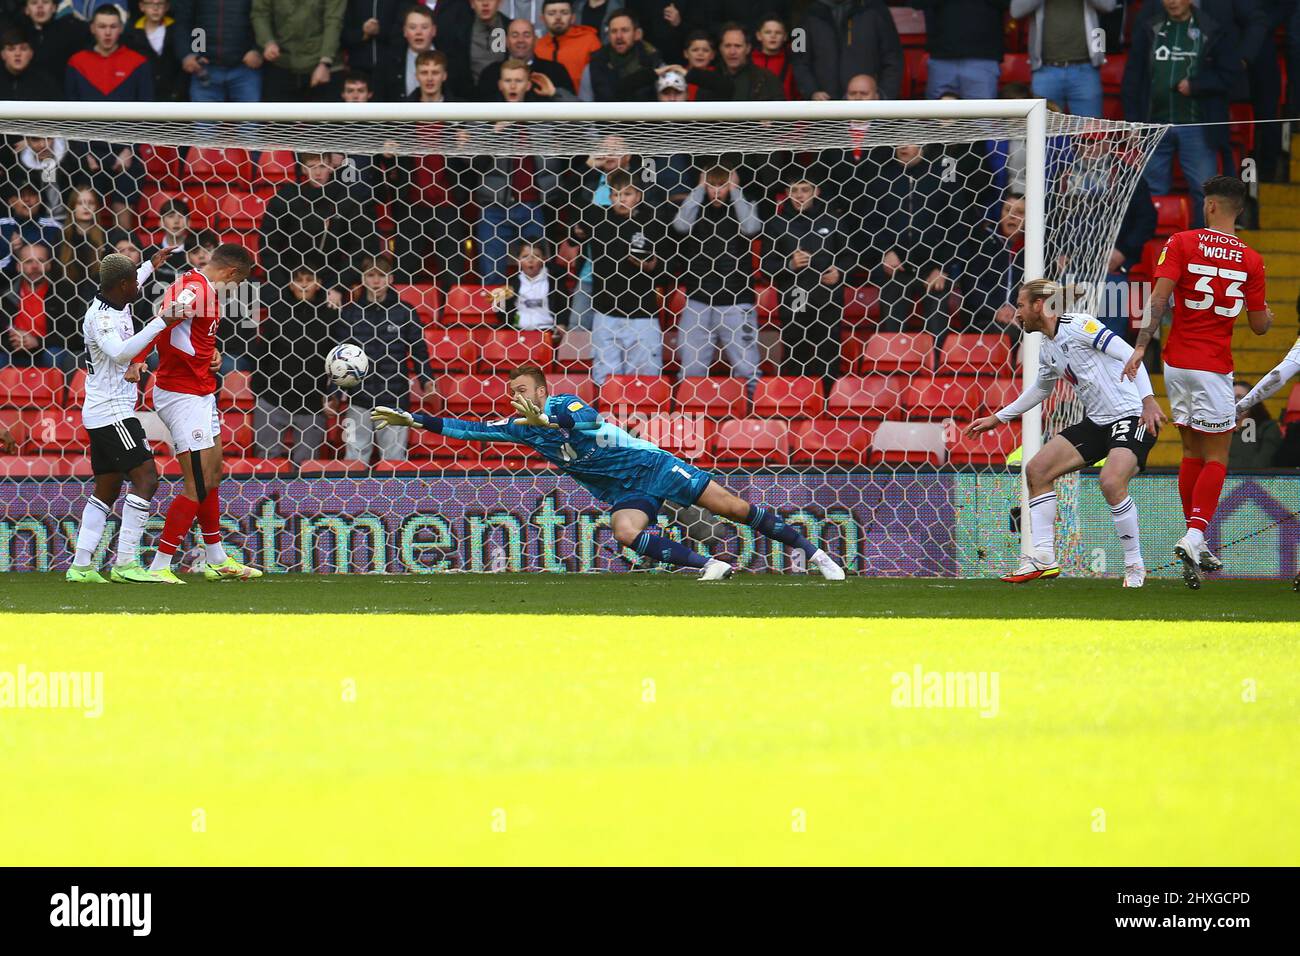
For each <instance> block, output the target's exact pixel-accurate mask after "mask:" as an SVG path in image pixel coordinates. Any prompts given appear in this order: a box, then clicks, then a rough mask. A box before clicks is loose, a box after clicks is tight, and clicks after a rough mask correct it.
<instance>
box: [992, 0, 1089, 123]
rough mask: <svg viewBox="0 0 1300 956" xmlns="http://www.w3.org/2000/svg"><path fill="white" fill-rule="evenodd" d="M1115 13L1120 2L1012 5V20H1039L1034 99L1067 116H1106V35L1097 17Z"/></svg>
mask: <svg viewBox="0 0 1300 956" xmlns="http://www.w3.org/2000/svg"><path fill="white" fill-rule="evenodd" d="M1113 9H1115V0H1011V15H1012V16H1013V17H1015V18H1017V19H1019V18H1021V17H1027V16H1029V15H1030V14H1031V13H1032V14H1033V15H1034V19H1033V22H1032V23H1030V25H1029V68H1030V70H1032V71H1033V80H1032V85H1033V90H1034V95H1035V96H1041V97H1042V98H1043V99H1046V100H1051V101H1052V102H1053V103H1055V104H1056V105H1057V106H1059V107H1060V108H1061V110H1062V111H1063V112H1066V113H1073V114H1075V115H1076V116H1101V113H1102V96H1101V65H1102V63H1104V62H1105V60H1106V34H1105V31H1104V30H1102V29H1101V27H1100V26H1099V24H1098V20H1097V15H1098V13H1109V12H1110V11H1111V10H1113ZM1080 14H1082V16H1080Z"/></svg>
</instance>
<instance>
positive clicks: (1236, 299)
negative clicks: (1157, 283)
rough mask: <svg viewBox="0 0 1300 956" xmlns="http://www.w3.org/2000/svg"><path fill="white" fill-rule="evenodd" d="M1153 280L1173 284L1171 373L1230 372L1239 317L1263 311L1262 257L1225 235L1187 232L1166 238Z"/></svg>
mask: <svg viewBox="0 0 1300 956" xmlns="http://www.w3.org/2000/svg"><path fill="white" fill-rule="evenodd" d="M1155 278H1157V279H1172V280H1173V281H1174V304H1173V315H1174V318H1173V325H1172V326H1171V327H1170V330H1169V341H1168V342H1166V343H1165V345H1164V349H1163V356H1164V360H1165V361H1166V362H1168V363H1169V364H1170V365H1172V366H1174V367H1175V368H1187V369H1199V370H1201V371H1205V372H1220V373H1223V372H1231V371H1232V326H1233V325H1234V324H1235V323H1236V321H1237V316H1239V315H1241V313H1242V311H1243V309H1244V310H1245V311H1247V312H1262V311H1263V310H1264V308H1265V307H1266V305H1265V300H1264V258H1263V256H1261V255H1260V254H1259V253H1258V252H1256V251H1255V250H1254V249H1252V248H1250V246H1248V245H1246V244H1245V243H1244V242H1242V241H1241V240H1240V239H1238V238H1237V237H1236V236H1233V235H1229V234H1228V233H1226V232H1219V231H1218V230H1216V229H1188V230H1187V231H1185V232H1177V233H1174V234H1173V235H1172V236H1170V237H1169V241H1168V242H1166V243H1165V247H1164V249H1162V250H1161V252H1160V258H1159V260H1157V262H1156V269H1155Z"/></svg>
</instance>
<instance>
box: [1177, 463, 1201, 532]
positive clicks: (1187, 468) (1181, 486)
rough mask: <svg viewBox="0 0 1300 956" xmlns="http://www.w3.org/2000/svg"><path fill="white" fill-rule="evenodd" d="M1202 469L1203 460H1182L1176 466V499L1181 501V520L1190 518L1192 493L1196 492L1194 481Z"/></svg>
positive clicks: (1199, 475)
mask: <svg viewBox="0 0 1300 956" xmlns="http://www.w3.org/2000/svg"><path fill="white" fill-rule="evenodd" d="M1204 467H1205V459H1203V458H1184V459H1183V462H1182V464H1181V465H1179V466H1178V497H1179V498H1181V499H1182V500H1183V520H1186V519H1188V518H1190V517H1191V516H1192V492H1194V491H1195V490H1196V480H1197V479H1198V478H1200V477H1201V469H1202V468H1204Z"/></svg>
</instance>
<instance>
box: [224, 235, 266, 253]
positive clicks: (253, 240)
mask: <svg viewBox="0 0 1300 956" xmlns="http://www.w3.org/2000/svg"><path fill="white" fill-rule="evenodd" d="M221 241H222V242H233V243H234V244H235V245H237V246H243V247H244V248H245V249H247V250H248V251H249V252H251V253H252V254H253V258H254V259H256V258H257V250H258V247H259V246H260V245H261V244H262V234H261V233H260V232H256V231H254V230H249V231H248V232H226V233H222V235H221Z"/></svg>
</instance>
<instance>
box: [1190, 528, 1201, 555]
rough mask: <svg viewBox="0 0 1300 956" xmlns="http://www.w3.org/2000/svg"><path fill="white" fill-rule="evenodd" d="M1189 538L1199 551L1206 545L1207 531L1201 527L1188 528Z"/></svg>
mask: <svg viewBox="0 0 1300 956" xmlns="http://www.w3.org/2000/svg"><path fill="white" fill-rule="evenodd" d="M1187 540H1188V542H1189V543H1190V544H1191V545H1192V547H1194V548H1196V550H1197V551H1199V550H1201V548H1203V547H1205V532H1204V531H1202V530H1201V529H1200V528H1188V529H1187Z"/></svg>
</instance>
